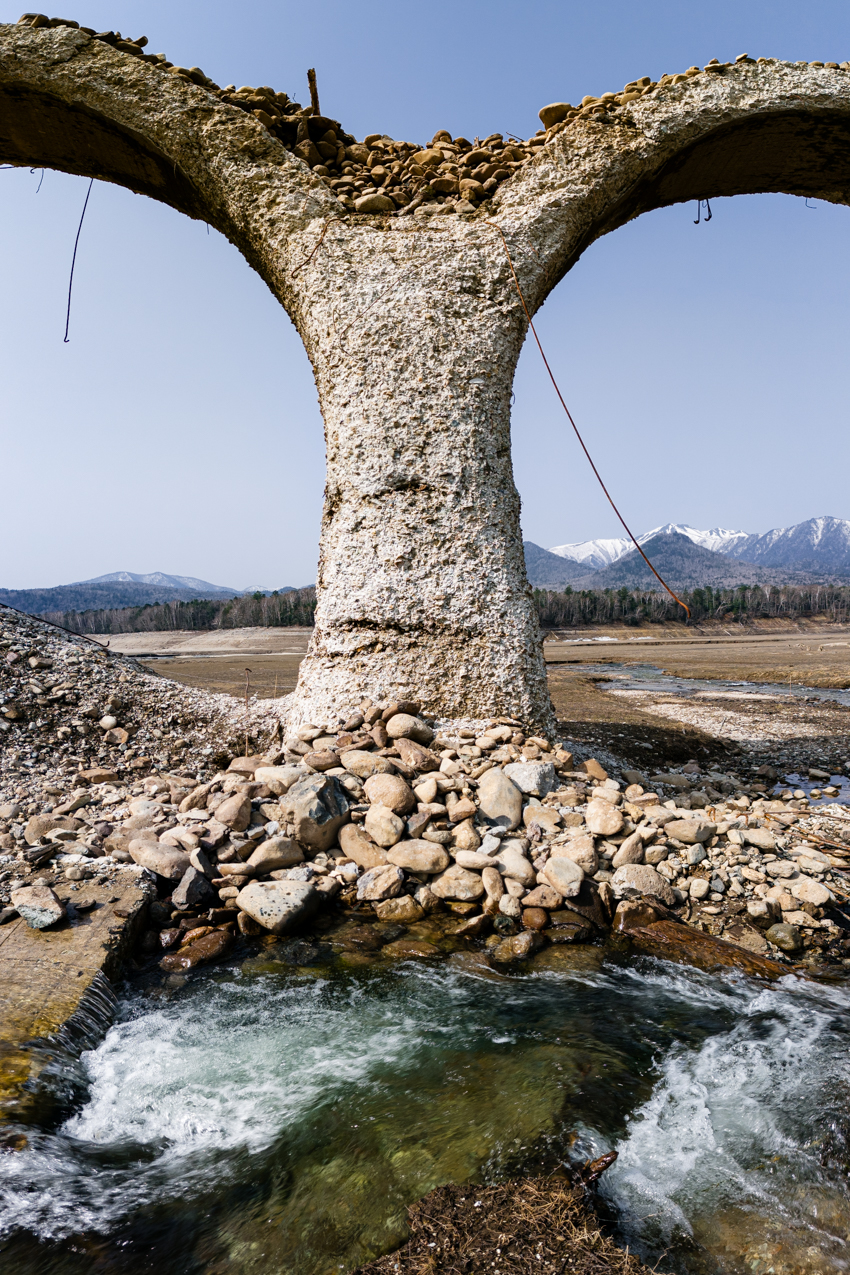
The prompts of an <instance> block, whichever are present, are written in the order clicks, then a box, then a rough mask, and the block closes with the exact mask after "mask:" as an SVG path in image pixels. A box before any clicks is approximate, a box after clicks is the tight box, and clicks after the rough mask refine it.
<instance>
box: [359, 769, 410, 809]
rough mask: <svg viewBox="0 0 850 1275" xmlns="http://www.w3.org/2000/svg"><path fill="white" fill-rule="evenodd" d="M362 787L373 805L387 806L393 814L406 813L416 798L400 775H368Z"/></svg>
mask: <svg viewBox="0 0 850 1275" xmlns="http://www.w3.org/2000/svg"><path fill="white" fill-rule="evenodd" d="M363 787H364V789H365V791H366V796H367V797H368V799H369V801H370V802H372V804H373V805H379V806H387V807H388V808H389V809H390V810H392V811H393V813H394V814H397V815H406V814H408V813H409V812H410V811H411V810H412V809H413V808H414V806H415V805H416V798H415V797H414V795H413V793H412V791H411V789H410V787H409V786H408V785H407V784H406V783H405V781H404V780H403V779H402V777H401V775H370V777H369V778H368V779H367V780H366V783H365V784H364V785H363Z"/></svg>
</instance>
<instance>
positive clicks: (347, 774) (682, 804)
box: [0, 610, 850, 974]
mask: <svg viewBox="0 0 850 1275" xmlns="http://www.w3.org/2000/svg"><path fill="white" fill-rule="evenodd" d="M0 642H2V645H3V650H4V655H3V657H2V658H3V660H4V663H3V670H4V672H3V687H2V700H3V702H2V705H0V714H2V718H1V719H0V720H2V721H3V724H4V749H3V763H2V764H3V771H2V782H3V787H2V789H0V803H2V804H0V904H2V905H3V911H2V913H0V919H2V920H4V921H10V920H13V919H14V918H16V917H18V916H22V917H24V918H25V919H27V920H28V922H29V924H30V925H32V926H34V927H41V928H50V927H51V926H53V925H57V924H58V925H60V926H61V925H62V924H64V923H65V917H66V912H67V908H66V906H65V905H64V904H63V903H62V900H61V898H60V897H59V894H58V893H57V891H58V890H59V887H63V888H64V887H66V886H67V885H68V884H69V883H71V888H74V886H75V885H76V883H81V882H84V881H91V880H97V881H102V882H107V881H109V880H111V879H112V878H113V877H114V876H115V875H116V874H118V873H121V872H123V871H125V870H126V868H127V867H128V866H129V865H134V869H135V870H136V871H139V870H142V871H143V872H144V874H145V876H146V878H147V879H148V880H150V881H151V882H152V883H154V882H155V883H156V890H157V896H158V897H157V901H156V903H155V904H154V905H153V906H152V908H151V912H150V921H149V924H148V927H147V930H146V932H145V935H144V939H143V947H144V951H145V954H146V955H147V957H148V958H151V957H153V956H154V955H155V954H156V955H157V959H158V961H159V963H160V965H161V967H162V969H163V971H164V972H165V973H166V974H182V973H184V972H185V971H187V970H190V969H192V968H194V967H196V966H198V965H200V964H203V963H205V962H207V961H209V960H212V959H215V958H218V957H220V956H223V955H225V954H226V953H227V952H228V950H229V949H230V948H231V946H232V945H233V943H234V941H235V939H236V938H237V936H240V935H241V936H245V937H253V938H257V937H261V936H263V935H268V936H269V937H270V938H271V937H272V936H279V935H284V934H289V933H291V932H293V931H295V930H299V931H301V930H304V928H305V927H309V926H310V924H311V923H312V921H313V918H314V917H316V915H317V914H318V913H319V912H320V911H326V910H328V909H333V910H334V911H336V912H337V913H341V914H343V915H346V914H354V915H356V917H357V918H358V919H362V920H367V919H370V918H371V920H372V921H374V922H377V923H378V924H379V925H389V926H391V927H394V931H393V932H394V934H395V937H394V938H393V939H392V940H391V943H390V946H391V947H392V951H391V952H387V953H386V955H390V956H392V955H395V956H411V957H421V958H427V957H436V956H438V955H439V954H440V951H441V947H440V941H439V940H440V938H441V936H446V935H448V934H449V933H450V934H451V936H452V937H453V939H457V940H462V941H464V942H466V943H468V944H472V945H473V946H475V947H480V948H481V949H482V951H483V952H484V953H486V957H487V959H488V960H489V961H490V962H492V963H493V964H494V965H495V966H503V967H507V966H510V965H512V964H513V963H515V962H518V961H524V960H528V959H529V958H532V957H533V956H534V954H535V953H537V952H539V951H540V950H541V949H543V948H545V947H547V946H550V945H553V944H554V945H563V944H565V943H582V942H588V941H598V940H599V939H600V938H602V937H603V936H605V935H606V934H607V933H608V932H609V930H610V928H611V926H612V925H613V927H614V930H615V932H618V933H626V932H629V933H631V932H635V933H636V932H637V930H640V931H641V936H640V937H641V942H642V943H643V944H644V946H645V945H646V944H647V943H648V942H650V944H651V941H653V940H655V939H657V940H658V943H659V945H660V947H666V949H667V950H668V951H671V952H672V951H673V949H674V948H677V947H678V948H681V947H682V944H683V943H684V945H685V947H684V949H683V950H685V951H687V950H688V949H687V943H686V942H685V940H686V934H687V932H686V931H685V930H684V928H683V927H682V923H683V922H684V923H685V924H687V925H689V926H691V927H693V928H696V929H698V930H700V931H701V932H702V934H703V936H705V937H707V938H709V939H710V940H712V942H711V944H709V947H710V951H708V954H707V949H706V944H705V937H704V938H703V939H702V940H700V941H697V940H696V939H694V942H693V944H692V947H693V959H694V961H695V963H697V964H700V963H703V964H705V963H706V961H708V963H709V964H712V962H713V963H714V964H724V963H726V964H733V965H734V964H735V963H736V962H737V963H738V964H739V965H742V966H743V967H746V968H755V967H754V966H753V960H755V959H756V958H758V959H762V960H763V959H767V960H768V961H770V962H774V963H776V965H777V967H779V968H781V967H782V966H785V967H786V968H787V967H788V964H789V963H791V964H797V963H799V962H801V961H802V962H803V963H804V964H805V965H806V966H808V967H811V968H819V967H821V966H823V965H824V964H834V963H836V962H839V963H841V962H844V961H848V960H850V925H848V922H847V921H846V920H845V917H844V914H843V911H842V906H843V903H844V900H846V899H848V898H850V893H848V889H847V877H846V875H845V874H846V870H847V866H848V863H850V848H848V842H850V815H848V812H847V810H846V809H844V808H838V807H828V808H818V810H817V811H816V812H815V811H812V810H810V809H809V801H808V798H807V797H806V795H805V793H804V792H803V791H802V790H799V789H798V790H796V791H795V790H790V789H785V790H783V789H782V788H781V785H777V781H778V780H779V779H780V776H779V775H778V773H777V772H776V771H775V770H773V769H772V768H771V767H770V766H763V767H762V768H761V773H759V774H756V775H752V776H749V777H747V779H746V780H745V779H744V778H743V777H742V776H741V775H738V774H736V773H721V772H719V771H716V770H708V771H702V770H701V769H700V766H699V765H698V763H697V762H696V761H691V762H689V763H687V764H686V765H684V766H682V767H680V768H679V769H678V770H676V771H659V772H654V771H652V770H651V769H649V768H648V773H640V772H637V771H633V770H630V769H618V768H617V767H616V764H615V762H613V761H612V760H611V759H607V761H606V766H602V765H601V764H600V763H599V761H597V760H595V759H593V758H586V759H584V760H582V761H578V760H577V759H576V758H575V757H574V755H573V752H572V751H571V747H570V741H569V740H566V739H558V738H552V739H549V738H544V737H542V736H532V735H528V734H526V733H525V731H524V730H523V727H522V724H521V723H520V722H518V721H515V720H508V719H506V718H500V719H496V720H491V721H487V722H478V723H473V722H469V723H441V722H437V721H434V720H431V719H428V718H427V717H425V716H424V715H422V714H421V712H420V706H419V705H418V704H417V703H415V702H405V703H395V704H383V703H378V704H373V703H371V702H366V703H363V704H360V705H357V706H351V707H349V708H348V710H347V711H346V713H344V714H342V715H340V717H339V718H338V719H337V721H335V722H329V723H316V724H313V725H308V726H301V727H299V728H298V729H297V730H296V731H295V732H293V733H292V734H287V733H285V729H284V727H283V726H282V724H281V722H280V720H279V718H278V716H277V713H276V711H275V703H274V702H272V703H271V704H270V703H269V702H268V701H265V702H264V703H263V704H262V706H257V705H253V706H252V705H250V704H249V706H248V708H247V709H246V708H245V707H244V706H242V705H240V704H239V702H238V701H236V700H234V699H232V698H231V697H228V696H211V695H204V694H203V693H201V692H196V691H191V690H188V689H186V688H183V687H178V686H176V685H174V684H173V683H167V682H165V681H164V680H163V679H160V678H158V677H156V676H154V675H151V674H148V673H144V672H142V671H141V670H139V669H138V668H137V667H136V666H134V664H133V663H132V661H129V660H126V659H123V658H120V657H114V656H110V655H109V654H108V653H107V652H104V651H102V650H100V649H99V648H97V647H95V646H92V645H91V644H88V643H85V642H84V641H82V640H81V639H79V638H76V637H72V636H70V635H65V634H64V633H62V632H60V631H58V630H55V629H51V628H50V627H49V626H48V625H46V624H43V623H41V622H40V621H37V620H34V619H31V618H27V617H23V616H19V615H17V614H16V613H14V612H11V611H8V610H4V612H3V615H2V629H0ZM246 712H247V715H248V718H247V721H246ZM246 725H247V727H248V731H247V735H248V740H249V742H250V741H251V739H252V738H253V739H258V738H260V737H261V736H262V737H263V738H264V739H265V744H266V746H265V748H264V750H263V751H259V750H258V751H256V752H249V753H246V752H245V749H244V745H243V747H242V749H241V750H239V751H236V752H235V755H234V751H235V750H234V745H235V744H236V743H237V740H239V741H241V740H244V738H245V735H244V734H243V733H241V731H240V729H239V728H240V726H241V727H245V726H246ZM178 730H179V732H180V733H179V735H177V737H176V738H175V734H176V732H177V731H178ZM72 750H75V751H72ZM211 761H212V762H214V763H215V764H213V765H210V764H209V763H210V762H211ZM203 763H207V764H206V765H205V764H203ZM813 777H814V778H817V777H818V776H817V775H814V776H813ZM823 778H824V779H825V780H828V776H826V775H824V776H823ZM824 791H826V793H827V795H829V790H828V789H826V790H824ZM77 888H78V887H77ZM636 902H637V903H640V904H641V907H642V908H643V910H642V911H641V909H640V908H638V909H637V910H636V909H635V906H634V905H635V903H636ZM438 916H439V918H440V919H439V924H436V923H437V918H438ZM435 924H436V929H435V928H434V926H435ZM671 924H672V925H675V926H677V927H680V928H679V929H677V930H676V931H675V935H674V938H675V942H673V941H672V940H671V939H670V937H669V936H667V937H666V938H665V936H664V930H663V928H660V929H654V930H653V929H651V927H652V926H653V925H660V926H662V927H663V926H665V925H666V926H669V925H671ZM429 925H430V927H431V931H432V933H433V934H435V935H437V937H438V942H436V943H435V942H432V941H430V940H429V939H428V938H427V937H425V934H426V931H427V930H428V927H429ZM447 926H448V928H447ZM417 927H418V928H417ZM423 927H424V928H423ZM411 928H412V931H413V933H411V934H407V935H406V936H405V930H406V929H411ZM648 930H649V931H651V932H650V933H649V935H647V931H648ZM845 935H847V936H848V937H845ZM719 937H722V938H723V939H724V940H726V943H723V944H720V945H719V946H718V945H717V944H716V942H714V941H715V940H716V939H717V938H719ZM730 943H731V944H734V945H736V946H735V948H734V949H733V948H731V947H730V946H729V944H730ZM378 946H384V945H381V944H379V945H378ZM748 961H749V965H748V964H747V962H748ZM762 972H768V971H767V967H766V966H765V967H764V969H763V971H762Z"/></svg>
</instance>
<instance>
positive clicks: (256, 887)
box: [236, 881, 319, 934]
mask: <svg viewBox="0 0 850 1275" xmlns="http://www.w3.org/2000/svg"><path fill="white" fill-rule="evenodd" d="M318 905H319V894H318V891H317V890H316V887H315V886H314V885H313V884H311V882H309V881H251V882H250V883H249V884H248V885H246V886H245V887H244V889H242V890H240V891H239V893H238V894H237V896H236V906H237V907H239V908H241V909H242V911H243V912H246V913H247V914H248V916H250V917H251V918H252V919H253V920H255V921H256V922H257V924H258V925H262V926H263V928H264V929H266V930H271V932H272V933H273V934H284V933H286V931H287V930H291V929H293V928H294V927H295V926H296V925H299V924H300V923H301V922H302V921H306V920H308V919H309V918H310V917H311V916H312V915H313V913H314V912H315V911H316V909H317V907H318Z"/></svg>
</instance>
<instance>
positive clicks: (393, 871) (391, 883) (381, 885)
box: [357, 863, 404, 903]
mask: <svg viewBox="0 0 850 1275" xmlns="http://www.w3.org/2000/svg"><path fill="white" fill-rule="evenodd" d="M403 886H404V873H403V872H402V870H401V868H398V867H396V865H395V864H394V863H385V864H383V865H382V866H380V867H377V868H370V869H369V870H368V871H367V872H364V873H363V875H362V877H361V878H360V880H359V881H358V882H357V898H358V901H360V902H366V903H374V902H376V901H380V900H381V899H395V898H398V896H399V895H400V894H401V892H402V887H403Z"/></svg>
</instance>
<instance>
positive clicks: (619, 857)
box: [612, 832, 644, 868]
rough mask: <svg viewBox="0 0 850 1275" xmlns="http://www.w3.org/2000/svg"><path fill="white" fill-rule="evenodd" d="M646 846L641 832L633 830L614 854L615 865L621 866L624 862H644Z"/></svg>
mask: <svg viewBox="0 0 850 1275" xmlns="http://www.w3.org/2000/svg"><path fill="white" fill-rule="evenodd" d="M643 856H644V846H643V841H642V839H641V836H640V833H638V832H633V833H632V835H631V836H630V837H626V839H625V841H624V842H623V844H622V845H621V846H620V849H619V850H618V851H617V853H616V854H615V855H614V858H613V861H612V862H613V866H614V867H615V868H620V867H622V866H623V864H624V863H643Z"/></svg>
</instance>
